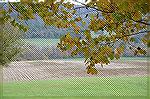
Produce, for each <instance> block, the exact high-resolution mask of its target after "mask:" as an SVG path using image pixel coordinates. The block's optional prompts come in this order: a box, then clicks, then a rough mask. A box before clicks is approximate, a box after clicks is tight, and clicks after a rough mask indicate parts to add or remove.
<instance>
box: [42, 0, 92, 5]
mask: <svg viewBox="0 0 150 99" xmlns="http://www.w3.org/2000/svg"><path fill="white" fill-rule="evenodd" d="M43 1H44V0H39V2H43ZM57 1H58V2H59V1H60V0H57ZM77 1H78V2H81V3H85V1H86V0H65V2H71V3H73V4H75V5H81V4H80V3H77ZM89 1H91V0H88V1H87V2H89Z"/></svg>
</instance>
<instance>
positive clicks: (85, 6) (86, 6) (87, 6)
mask: <svg viewBox="0 0 150 99" xmlns="http://www.w3.org/2000/svg"><path fill="white" fill-rule="evenodd" d="M76 2H77V3H80V4H82V5H84V6H80V7H76V8H74V9H80V8H92V9H95V10H97V11H101V12H104V13H113V11H105V10H100V9H98V8H95V7H91V6H89V5H86V4H84V3H82V2H79V1H76Z"/></svg>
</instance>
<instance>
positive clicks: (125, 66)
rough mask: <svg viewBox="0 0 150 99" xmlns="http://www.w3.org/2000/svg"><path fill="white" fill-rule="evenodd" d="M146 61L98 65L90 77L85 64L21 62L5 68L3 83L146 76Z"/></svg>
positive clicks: (72, 62)
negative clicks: (95, 71)
mask: <svg viewBox="0 0 150 99" xmlns="http://www.w3.org/2000/svg"><path fill="white" fill-rule="evenodd" d="M148 64H149V63H148V62H146V61H128V62H121V61H114V62H112V63H111V64H109V65H107V66H104V67H103V68H102V67H101V66H100V65H96V67H97V69H98V71H99V73H98V74H97V75H89V74H87V73H86V70H85V68H86V66H85V65H84V63H83V62H74V61H59V60H57V61H21V62H12V63H11V64H10V65H9V66H8V67H4V68H3V81H4V82H12V81H28V80H49V79H62V78H71V77H102V76H103V77H106V76H144V75H149V73H148Z"/></svg>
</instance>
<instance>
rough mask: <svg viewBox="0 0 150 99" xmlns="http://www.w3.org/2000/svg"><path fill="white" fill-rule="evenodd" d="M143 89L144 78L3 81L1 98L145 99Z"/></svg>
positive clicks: (144, 89) (146, 79) (145, 84)
mask: <svg viewBox="0 0 150 99" xmlns="http://www.w3.org/2000/svg"><path fill="white" fill-rule="evenodd" d="M147 91H148V78H147V77H105V78H104V77H103V78H102V77H99V78H98V77H93V78H88V77H86V78H68V79H55V80H43V81H30V82H12V83H4V84H3V96H4V97H3V98H4V99H23V98H20V97H27V96H30V98H29V97H28V98H25V99H33V97H34V96H37V97H38V98H37V97H36V98H35V99H76V98H77V99H106V97H107V98H108V97H111V98H110V99H112V98H113V99H126V98H123V97H122V98H119V97H116V96H126V97H128V98H127V99H133V98H134V97H136V99H147V98H146V97H144V96H147V94H148V92H147ZM16 96H17V97H18V98H17V97H16ZM55 96H57V97H55ZM60 96H63V97H60ZM66 96H68V98H67V97H66ZM72 96H73V97H72ZM93 96H94V97H93ZM99 96H100V97H102V98H99ZM40 97H41V98H40ZM44 97H45V98H44ZM69 97H70V98H69Z"/></svg>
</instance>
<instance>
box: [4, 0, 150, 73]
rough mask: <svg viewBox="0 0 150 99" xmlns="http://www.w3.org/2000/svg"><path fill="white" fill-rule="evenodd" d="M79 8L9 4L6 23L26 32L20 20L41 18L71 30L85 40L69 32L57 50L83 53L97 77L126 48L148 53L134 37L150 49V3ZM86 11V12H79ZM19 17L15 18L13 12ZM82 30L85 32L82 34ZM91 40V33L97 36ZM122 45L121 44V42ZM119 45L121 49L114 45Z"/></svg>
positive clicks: (135, 0) (98, 1)
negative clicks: (102, 68) (101, 67)
mask: <svg viewBox="0 0 150 99" xmlns="http://www.w3.org/2000/svg"><path fill="white" fill-rule="evenodd" d="M75 2H77V3H80V4H81V5H80V6H76V5H74V4H71V3H69V2H67V3H64V0H60V1H59V2H57V0H45V2H40V3H39V2H38V0H21V2H20V3H8V4H7V6H8V9H4V8H2V11H1V13H2V14H4V16H3V17H2V19H3V20H8V19H11V20H12V21H11V23H12V25H13V26H16V27H19V29H20V30H23V31H27V28H26V26H23V25H22V24H19V21H18V20H20V21H24V20H30V19H35V18H36V17H35V16H36V15H38V16H39V17H40V18H41V19H42V20H43V22H44V24H45V25H51V26H55V27H57V28H61V29H62V28H64V29H66V28H71V29H73V30H74V33H76V34H81V35H83V36H84V37H83V38H81V37H73V36H72V35H70V32H68V33H66V35H64V36H63V37H61V38H60V43H59V44H58V47H59V48H60V49H61V50H62V51H67V50H70V51H71V55H72V56H74V55H77V54H78V53H83V54H84V58H85V63H86V65H87V73H91V74H96V73H97V70H96V68H95V64H101V65H103V64H109V63H110V60H113V59H115V58H116V59H119V57H120V56H121V55H122V54H123V52H124V48H125V45H129V48H130V49H131V50H132V51H133V52H134V54H135V55H137V54H146V50H144V49H142V48H141V47H139V46H134V45H133V43H134V42H135V36H138V35H141V34H143V35H142V38H140V43H142V44H145V45H146V46H147V47H150V30H149V27H148V26H150V23H149V19H150V15H149V14H150V12H149V11H150V4H149V0H91V2H89V3H88V4H85V3H81V2H79V1H78V0H76V1H75ZM82 9H84V10H85V12H86V13H78V12H79V11H80V10H82ZM13 12H15V13H16V14H17V20H16V18H13V17H11V13H13ZM81 30H82V31H81ZM99 31H102V32H101V33H100V34H98V36H97V37H92V36H91V33H98V32H99ZM118 42H119V43H118ZM116 43H118V44H119V45H118V46H114V45H115V44H116Z"/></svg>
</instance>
